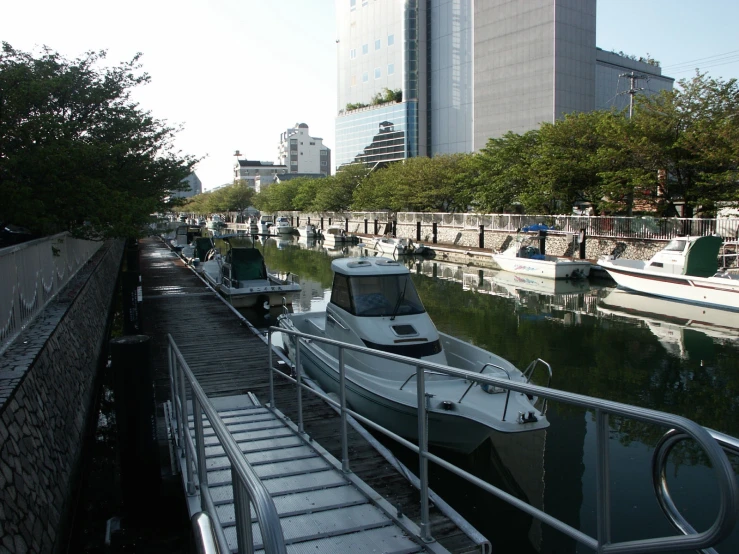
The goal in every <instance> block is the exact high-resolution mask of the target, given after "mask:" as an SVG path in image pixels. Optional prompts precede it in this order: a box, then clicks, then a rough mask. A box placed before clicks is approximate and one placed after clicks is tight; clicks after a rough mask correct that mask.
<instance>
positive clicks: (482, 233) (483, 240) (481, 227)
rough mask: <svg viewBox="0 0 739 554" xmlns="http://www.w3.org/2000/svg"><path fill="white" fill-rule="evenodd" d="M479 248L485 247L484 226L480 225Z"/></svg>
mask: <svg viewBox="0 0 739 554" xmlns="http://www.w3.org/2000/svg"><path fill="white" fill-rule="evenodd" d="M479 242H480V248H485V226H484V225H480V240H479Z"/></svg>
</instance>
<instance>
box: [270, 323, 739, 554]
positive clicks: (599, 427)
mask: <svg viewBox="0 0 739 554" xmlns="http://www.w3.org/2000/svg"><path fill="white" fill-rule="evenodd" d="M275 333H282V334H283V335H284V338H283V343H284V342H285V341H293V345H294V349H293V350H294V358H295V359H294V360H293V362H294V366H293V367H294V368H295V372H294V377H293V376H290V375H287V374H284V373H282V372H281V371H280V370H279V369H278V368H277V367H276V366H274V365H273V355H275V352H274V351H273V347H272V345H273V344H274V342H273V334H275ZM267 338H268V345H269V368H270V377H269V397H270V404H269V405H270V407H271V408H275V407H276V406H275V388H274V387H275V384H274V379H275V377H279V378H282V379H286V380H288V381H291V382H293V383H294V384H295V385H296V387H297V391H298V401H297V406H298V421H297V426H298V429H299V430H300V431H301V432H302V431H303V411H302V404H303V403H302V394H303V391H305V392H309V393H311V394H314V395H318V396H320V397H321V398H323V399H324V400H325V401H326V402H328V403H329V404H331V405H333V406H334V407H335V408H336V409H338V410H339V411H340V414H341V424H340V426H341V430H340V435H341V449H342V455H341V458H342V459H341V463H342V468H343V469H344V471H347V472H348V471H350V467H349V466H350V460H349V448H348V440H347V431H346V419H347V417H348V416H352V417H354V418H355V419H356V420H358V421H360V422H361V423H364V424H365V425H367V426H369V427H371V428H372V429H374V430H375V431H378V432H380V433H382V434H383V435H385V436H386V437H389V438H390V439H393V440H395V441H396V442H399V443H400V444H402V445H404V446H405V447H407V448H408V449H409V450H411V451H413V452H415V453H416V454H417V455H418V460H419V479H420V504H421V510H420V520H421V524H420V528H421V533H422V537H421V538H422V539H423V540H427V541H431V540H433V538H432V536H431V534H430V525H431V524H430V516H429V496H428V494H429V484H428V463H429V462H431V463H433V464H436V465H438V466H440V467H443V468H445V469H446V470H448V471H450V472H451V473H454V474H455V475H457V476H458V477H460V478H462V479H465V480H466V481H468V482H470V483H472V484H473V485H475V486H477V487H479V488H481V489H483V490H485V491H486V492H488V493H489V494H491V495H493V496H496V497H497V498H500V499H502V500H503V501H505V502H507V503H509V504H511V505H512V506H514V507H516V508H517V509H519V510H521V511H523V512H525V513H527V514H528V515H530V516H532V517H533V518H536V519H538V520H539V521H541V522H543V523H546V524H548V525H549V526H551V527H553V528H554V529H556V530H558V531H560V532H561V533H564V534H565V535H567V536H568V537H570V538H572V539H574V540H575V541H577V542H578V543H580V544H582V545H584V546H587V547H588V548H590V549H592V550H593V551H597V552H602V553H622V554H626V553H631V552H634V553H636V552H639V553H647V552H677V551H687V550H693V551H695V550H701V549H710V548H711V547H712V546H713V545H715V544H716V543H718V542H719V541H721V540H723V539H724V538H726V537H727V536H728V535H729V533H730V532H731V530H732V529H733V527H734V524H735V523H736V520H737V507H739V488H738V487H737V482H736V478H735V475H734V469H733V466H732V464H731V462H730V460H729V459H728V458H727V455H726V454H727V452H728V453H732V454H735V453H736V452H737V448H736V446H735V444H736V441H735V439H732V438H731V437H727V436H725V435H720V434H716V433H714V434H712V433H711V431H709V430H707V429H705V428H704V427H702V426H700V425H699V424H697V423H695V422H694V421H691V420H689V419H686V418H684V417H680V416H677V415H674V414H669V413H665V412H659V411H656V410H650V409H646V408H640V407H637V406H630V405H628V404H621V403H618V402H612V401H608V400H602V399H599V398H593V397H588V396H583V395H579V394H575V393H570V392H564V391H559V390H553V389H550V388H547V387H541V386H537V385H533V384H530V383H518V382H513V381H510V380H507V379H503V378H498V377H492V376H490V375H485V374H482V373H473V372H469V371H465V370H462V369H456V368H452V367H450V366H445V365H440V364H436V363H432V362H427V361H424V360H420V359H414V358H406V357H404V356H400V355H397V354H391V353H387V352H382V351H378V350H373V349H369V348H366V347H363V346H357V345H354V344H348V343H342V342H339V341H336V340H332V339H328V338H325V337H319V336H314V335H308V334H305V333H301V332H298V331H295V330H291V329H286V328H283V327H270V328H269V330H268V337H267ZM311 342H319V343H321V344H326V345H331V346H333V347H336V348H337V349H338V358H337V360H338V376H337V378H338V379H337V380H338V383H339V392H338V398H335V397H334V398H331V397H330V396H327V395H325V394H322V393H319V392H317V391H315V390H313V389H312V388H310V387H308V386H307V385H306V384H305V383H303V378H304V377H303V368H302V364H301V356H300V354H301V350H302V349H303V348H305V347H306V346H307V345H308V344H310V343H311ZM347 350H349V351H351V352H358V353H361V354H362V355H365V356H373V357H375V358H374V359H376V360H377V363H383V361H384V360H392V361H396V362H402V363H406V364H408V365H409V367H411V368H413V367H415V373H416V379H415V386H416V397H417V400H418V401H417V404H416V405H417V407H418V436H419V441H418V444H417V445H416V444H415V443H413V442H410V441H408V440H406V439H404V438H402V437H400V436H398V435H396V434H395V433H393V432H392V431H390V430H388V429H386V428H384V427H382V426H380V425H378V424H376V423H374V422H373V421H371V420H369V419H367V418H366V417H363V416H362V415H360V414H358V413H356V412H355V411H354V410H352V409H350V408H348V407H347V402H346V389H347V377H346V367H345V363H344V358H345V353H346V351H347ZM277 356H278V357H281V356H280V355H279V354H277ZM427 374H446V375H450V376H453V377H458V378H463V379H467V380H469V381H470V382H471V383H477V384H483V383H487V384H489V385H493V386H495V387H499V388H502V389H507V390H508V391H515V392H521V393H524V394H528V395H531V396H533V397H537V398H543V399H546V401H547V402H550V401H552V402H562V403H565V404H569V405H572V406H578V407H580V408H584V409H586V410H590V411H592V412H593V413H594V415H595V433H596V450H595V455H596V460H595V465H596V467H595V470H596V488H597V498H596V506H595V510H596V521H597V533H596V536H594V537H593V536H590V535H588V534H586V533H584V532H583V531H581V530H579V529H576V528H574V527H572V526H571V525H569V524H567V523H565V522H564V521H562V520H559V519H557V518H556V517H554V516H553V515H551V514H549V513H547V512H545V511H542V510H540V509H538V508H536V507H534V506H532V505H531V504H528V503H527V502H525V501H524V500H522V499H520V498H517V497H515V496H513V495H510V494H508V493H507V492H505V491H503V490H502V489H500V488H498V487H496V486H494V485H491V484H490V483H488V482H486V481H484V480H482V479H480V478H478V477H476V476H474V475H472V474H470V473H468V472H467V471H465V470H463V469H461V468H459V467H457V466H455V465H453V464H451V463H449V462H447V461H446V460H444V459H443V458H440V457H439V456H436V455H435V454H432V453H431V452H430V451H429V449H428V425H429V420H428V414H429V411H430V408H429V407H428V405H427V403H428V400H429V398H428V396H427V394H426V389H425V381H426V378H427ZM611 416H614V417H617V418H626V419H629V420H633V421H640V422H643V423H648V424H653V425H656V426H660V427H666V428H667V429H672V430H673V431H671V433H677V434H678V435H679V439H676V440H685V439H688V438H689V439H691V440H693V441H695V443H696V444H697V445H698V446H699V448H700V449H701V450H702V451H703V453H704V454H705V456H706V457H707V459H708V466H709V467H710V468H711V469H712V471H713V475H714V477H715V478H716V483H717V485H718V487H717V488H718V491H719V498H718V501H717V506H716V512H717V513H716V519H715V520H714V521H713V523H712V524H711V526H710V527H709V528H708V529H706V530H705V531H702V532H698V531H696V530H695V529H694V528H693V527H692V526H690V524H688V523H687V522H686V521H685V520H684V518H683V517H682V515H681V514H680V513H679V512H678V511H677V508H675V507H674V506H673V505H671V499H670V494H669V489H668V487H667V483H666V481H665V479H664V478H663V476H664V475H665V471H666V469H665V464H666V461H667V457H668V455H669V451H670V449H671V448H672V446H673V443H674V441H672V440H667V439H665V440H666V442H663V443H661V445H660V447H659V448H658V449H657V451H656V452H655V453H654V455H653V475H654V479H655V495H656V496H657V497H659V498H658V501H659V502H660V503H662V502H664V504H661V505H662V506H663V509H665V515H666V516H667V517H668V520H669V521H670V522H671V523H672V524H673V525H674V526H675V528H676V530H677V531H678V532H679V534H677V535H666V536H660V537H655V538H649V539H639V540H631V541H625V542H614V541H613V537H612V534H611V527H612V524H613V513H612V510H611V502H612V494H611V475H610V466H611V461H612V460H611V459H610V454H609V437H610V432H611V431H610V426H609V417H611ZM669 436H672V435H669ZM665 505H670V506H669V510H668V509H667V508H664V506H665ZM705 551H707V552H710V550H705Z"/></svg>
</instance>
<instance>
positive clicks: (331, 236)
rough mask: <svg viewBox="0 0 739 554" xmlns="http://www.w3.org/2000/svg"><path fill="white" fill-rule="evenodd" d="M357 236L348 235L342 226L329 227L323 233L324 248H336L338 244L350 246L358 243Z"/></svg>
mask: <svg viewBox="0 0 739 554" xmlns="http://www.w3.org/2000/svg"><path fill="white" fill-rule="evenodd" d="M357 241H358V239H357V236H356V235H354V234H352V233H347V232H346V230H345V229H344V228H343V227H342V226H341V225H329V226H328V227H327V228H326V229H325V230H324V231H323V244H324V246H335V245H337V244H349V243H353V242H357Z"/></svg>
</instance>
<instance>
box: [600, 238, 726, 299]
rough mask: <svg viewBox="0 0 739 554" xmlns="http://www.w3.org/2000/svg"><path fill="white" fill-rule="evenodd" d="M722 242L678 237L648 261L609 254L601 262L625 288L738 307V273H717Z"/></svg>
mask: <svg viewBox="0 0 739 554" xmlns="http://www.w3.org/2000/svg"><path fill="white" fill-rule="evenodd" d="M722 242H723V241H722V239H721V237H717V236H703V237H696V236H685V237H678V238H676V239H673V240H672V241H670V243H669V244H668V245H667V246H665V248H663V249H662V250H660V251H659V252H657V253H656V254H655V255H654V256H652V258H651V259H650V260H649V261H644V260H627V259H620V258H618V259H614V258H613V257H612V256H606V257H604V258H601V259H600V260H598V265H600V266H601V267H602V268H603V269H605V270H606V271H607V272H608V274H609V275H610V276H611V277H612V278H613V280H614V281H616V283H617V284H618V285H619V286H620V287H623V288H626V289H630V290H634V291H637V292H643V293H646V294H651V295H654V296H660V297H663V298H671V299H673V300H680V301H683V302H690V303H694V304H701V305H706V306H716V307H717V308H722V309H730V310H739V275H737V274H732V273H728V272H726V271H722V272H717V269H718V253H719V249H720V248H721V243H722Z"/></svg>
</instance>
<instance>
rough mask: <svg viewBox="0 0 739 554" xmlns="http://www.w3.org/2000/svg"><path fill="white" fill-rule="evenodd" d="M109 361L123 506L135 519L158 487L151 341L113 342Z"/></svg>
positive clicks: (141, 337)
mask: <svg viewBox="0 0 739 554" xmlns="http://www.w3.org/2000/svg"><path fill="white" fill-rule="evenodd" d="M110 361H111V369H112V371H113V395H114V404H115V415H116V425H117V428H118V441H119V452H120V461H121V489H122V493H123V502H124V505H125V507H126V510H127V512H128V514H129V515H131V516H135V515H136V514H137V513H141V512H144V511H145V510H144V508H145V507H146V506H150V505H152V499H153V498H156V496H157V495H158V492H159V486H160V484H161V470H160V466H159V450H158V448H159V445H158V442H157V427H156V408H155V401H154V379H153V375H152V370H151V339H150V337H148V336H146V335H131V336H127V337H118V338H115V339H112V340H111V341H110Z"/></svg>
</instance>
